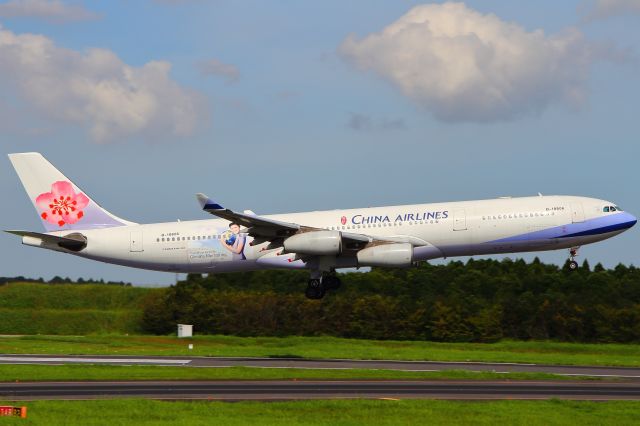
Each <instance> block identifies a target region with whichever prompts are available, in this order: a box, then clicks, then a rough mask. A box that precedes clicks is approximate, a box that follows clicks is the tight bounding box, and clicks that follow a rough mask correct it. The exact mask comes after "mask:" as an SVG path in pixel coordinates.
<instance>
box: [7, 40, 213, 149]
mask: <svg viewBox="0 0 640 426" xmlns="http://www.w3.org/2000/svg"><path fill="white" fill-rule="evenodd" d="M170 69H171V64H169V63H168V62H163V61H152V62H148V63H146V64H145V65H143V66H141V67H132V66H129V65H127V64H125V63H124V62H123V61H122V60H121V59H120V58H118V56H116V54H115V53H113V52H112V51H110V50H106V49H89V50H87V51H86V52H77V51H74V50H70V49H66V48H63V47H58V46H56V45H55V44H54V42H53V41H52V40H50V39H48V38H47V37H44V36H41V35H35V34H15V33H13V32H11V31H8V30H4V29H2V28H1V27H0V75H2V80H0V87H2V88H4V89H5V90H11V91H13V92H14V93H15V96H17V97H18V98H19V99H22V100H23V101H24V102H26V103H27V104H28V105H29V106H30V108H32V109H35V110H36V111H38V112H40V113H42V114H44V115H45V116H46V117H50V118H55V119H61V120H64V121H69V122H75V123H79V124H81V125H84V126H88V128H89V130H90V134H91V136H92V138H93V139H94V140H95V141H97V142H109V141H113V140H115V139H116V138H121V137H129V136H142V137H171V136H178V137H183V136H188V135H190V134H191V133H192V132H193V131H194V130H195V128H196V127H197V125H198V123H199V120H200V116H201V114H200V112H201V111H202V108H201V104H202V102H201V101H202V100H201V98H200V96H199V95H197V94H196V93H194V92H191V91H189V90H186V89H184V88H182V87H181V86H179V85H178V84H177V83H176V82H174V81H173V80H171V78H170V76H169V71H170Z"/></svg>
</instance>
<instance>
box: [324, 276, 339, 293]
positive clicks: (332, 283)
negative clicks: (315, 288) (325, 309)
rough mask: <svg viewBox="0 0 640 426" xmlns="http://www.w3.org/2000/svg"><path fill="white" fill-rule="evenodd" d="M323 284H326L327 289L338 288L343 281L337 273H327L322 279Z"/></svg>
mask: <svg viewBox="0 0 640 426" xmlns="http://www.w3.org/2000/svg"><path fill="white" fill-rule="evenodd" d="M322 285H324V287H325V288H326V289H327V290H337V289H339V288H340V286H341V285H342V281H340V278H338V277H336V276H335V275H327V276H326V277H324V278H323V279H322Z"/></svg>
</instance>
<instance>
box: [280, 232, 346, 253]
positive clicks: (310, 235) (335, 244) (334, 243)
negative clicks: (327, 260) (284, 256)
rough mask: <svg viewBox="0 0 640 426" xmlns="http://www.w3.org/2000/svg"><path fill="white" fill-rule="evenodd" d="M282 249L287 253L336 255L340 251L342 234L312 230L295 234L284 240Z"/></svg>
mask: <svg viewBox="0 0 640 426" xmlns="http://www.w3.org/2000/svg"><path fill="white" fill-rule="evenodd" d="M284 249H285V251H287V252H289V253H304V254H311V255H317V256H327V255H336V254H340V252H341V251H342V236H341V235H340V232H338V231H312V232H305V233H302V234H296V235H293V236H291V237H289V238H287V239H286V240H284Z"/></svg>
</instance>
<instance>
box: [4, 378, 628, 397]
mask: <svg viewBox="0 0 640 426" xmlns="http://www.w3.org/2000/svg"><path fill="white" fill-rule="evenodd" d="M128 397H136V398H153V399H204V400H223V401H241V400H260V401H267V400H299V399H336V398H340V399H344V398H368V399H372V398H374V399H465V400H466V399H469V400H492V399H548V398H562V399H574V400H595V401H601V400H602V401H604V400H640V384H638V383H630V382H621V383H593V382H566V381H565V382H522V381H517V382H511V381H509V382H507V381H504V382H500V381H499V382H495V381H493V382H484V381H224V382H222V381H207V382H199V381H179V382H157V381H154V382H73V383H72V382H61V383H1V384H0V399H3V400H11V401H27V400H37V399H66V400H84V399H109V398H128Z"/></svg>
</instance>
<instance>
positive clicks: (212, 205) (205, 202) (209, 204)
mask: <svg viewBox="0 0 640 426" xmlns="http://www.w3.org/2000/svg"><path fill="white" fill-rule="evenodd" d="M196 198H197V199H198V202H199V203H200V207H202V210H207V211H208V210H224V207H222V206H221V205H220V204H218V203H216V202H215V201H213V200H212V199H211V198H209V197H207V196H206V195H204V194H203V193H201V192H199V193H197V194H196Z"/></svg>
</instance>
